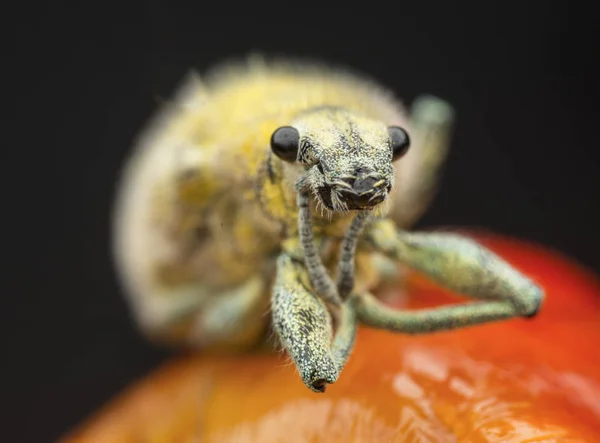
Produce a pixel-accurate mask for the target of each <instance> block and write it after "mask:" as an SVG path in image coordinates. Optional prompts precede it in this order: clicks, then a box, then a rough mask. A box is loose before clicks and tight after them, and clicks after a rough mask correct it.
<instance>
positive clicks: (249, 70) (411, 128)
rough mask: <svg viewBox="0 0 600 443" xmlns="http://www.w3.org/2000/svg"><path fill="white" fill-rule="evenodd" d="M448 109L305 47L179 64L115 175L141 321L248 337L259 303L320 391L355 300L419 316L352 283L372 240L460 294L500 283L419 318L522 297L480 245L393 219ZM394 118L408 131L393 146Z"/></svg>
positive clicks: (430, 167) (366, 307)
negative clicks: (299, 56)
mask: <svg viewBox="0 0 600 443" xmlns="http://www.w3.org/2000/svg"><path fill="white" fill-rule="evenodd" d="M452 117H453V112H452V110H451V108H450V106H449V105H447V104H446V103H444V102H442V101H441V100H438V99H435V98H432V97H424V98H421V99H420V100H418V101H417V102H416V103H415V105H414V106H413V109H412V112H411V113H410V116H409V114H408V112H407V111H406V110H405V109H404V107H403V106H402V105H401V103H400V102H399V101H398V100H396V99H395V97H394V96H393V95H392V94H391V93H390V92H389V91H387V90H386V89H385V88H384V87H382V86H380V85H378V84H377V83H375V82H373V81H371V80H367V79H366V78H364V77H362V76H358V75H354V74H349V73H348V72H346V71H342V70H336V69H330V68H326V67H323V66H318V65H307V64H302V63H297V62H289V61H282V62H274V63H265V62H264V61H262V60H261V59H255V60H253V61H250V62H248V63H239V64H230V65H225V66H222V67H219V68H217V69H215V70H214V71H212V72H211V73H209V74H207V75H206V76H205V77H203V78H202V79H200V78H199V77H198V76H195V75H192V76H190V78H188V80H187V81H186V82H185V83H184V85H183V87H182V88H181V89H180V91H179V93H178V94H177V96H176V97H175V98H174V100H173V101H172V103H170V104H169V105H168V106H167V108H166V109H165V110H164V111H163V112H162V113H161V114H160V115H159V116H158V118H157V119H156V120H155V121H154V122H152V123H151V124H150V126H149V129H148V130H147V131H146V132H145V133H144V134H143V136H142V137H141V138H140V140H139V143H138V146H137V148H136V149H135V151H134V153H133V155H132V157H131V159H130V160H129V162H128V164H127V165H126V168H125V170H124V173H123V179H122V181H121V185H120V188H119V194H118V200H117V205H116V211H115V218H114V221H115V224H114V228H115V257H116V260H117V265H118V269H119V271H120V275H121V277H122V281H123V283H124V286H125V290H126V293H127V294H128V296H129V300H130V302H131V306H132V310H133V312H134V314H135V317H136V319H137V322H138V324H139V325H140V327H141V328H142V329H143V330H144V331H145V332H146V333H147V334H148V335H149V336H151V337H153V338H156V339H159V340H163V341H167V342H170V343H174V344H183V345H191V346H195V347H207V346H217V347H225V346H235V347H238V348H239V347H242V348H246V347H248V346H253V345H255V344H257V343H260V342H262V341H263V340H264V338H265V334H266V333H267V331H268V330H269V327H270V324H271V318H269V316H268V315H266V313H267V312H268V311H269V307H270V306H271V307H272V310H273V324H274V327H275V330H276V332H277V335H278V336H279V338H280V339H281V341H282V343H283V345H284V347H285V348H286V349H287V350H288V352H290V354H291V356H292V358H293V359H294V361H295V363H296V365H297V366H298V368H299V370H300V373H301V375H302V378H303V380H304V382H305V383H306V384H307V386H309V387H310V388H311V389H313V390H316V391H322V390H324V385H325V384H326V383H332V382H334V381H335V379H336V378H337V376H338V375H339V371H340V370H341V368H342V367H343V365H344V363H345V361H346V359H347V358H348V355H349V353H350V350H351V348H352V343H353V340H354V329H355V328H354V326H355V323H356V321H357V315H358V318H359V320H360V321H362V322H363V323H366V324H369V325H371V326H374V327H385V328H388V329H396V330H398V329H402V327H399V326H398V325H396V323H397V322H398V321H401V322H404V324H411V322H413V323H415V324H417V327H416V328H415V331H416V330H417V329H419V327H422V324H423V323H424V322H425V323H427V321H428V320H427V318H429V317H427V318H418V317H411V318H408V319H402V318H400V317H394V316H395V315H396V314H394V313H389V312H387V311H385V309H386V308H385V307H384V306H383V305H380V304H379V302H377V301H376V299H375V298H374V297H373V296H370V295H368V296H365V297H363V298H360V299H357V298H356V297H352V296H351V294H370V292H371V291H373V290H374V289H375V288H376V287H377V286H378V285H379V284H380V282H381V280H382V279H383V278H384V277H385V276H386V275H387V273H388V270H389V269H390V267H389V266H386V261H385V260H386V258H385V257H387V260H399V261H402V262H404V263H405V264H407V265H409V266H412V267H415V268H417V269H420V270H422V271H424V272H426V273H428V274H429V275H430V276H432V277H433V278H434V279H437V280H438V281H441V282H442V283H444V284H446V285H447V286H450V287H452V288H454V289H458V290H461V292H463V293H465V294H466V295H471V296H476V297H478V298H490V299H493V300H497V299H503V298H506V299H510V298H511V296H510V295H506V294H509V293H515V295H514V297H513V298H514V300H510V303H509V302H506V300H505V301H502V302H498V303H503V304H501V305H498V306H496V305H494V304H493V302H491V303H492V304H489V303H488V304H487V305H486V307H485V308H479V311H478V313H479V314H478V315H479V317H480V320H477V319H474V317H473V316H472V315H471V316H469V315H470V314H469V313H468V311H467V312H462V311H461V314H460V316H459V317H460V318H462V320H457V318H459V317H457V316H456V315H455V316H454V317H453V316H452V315H450V317H448V315H447V314H446V313H445V311H444V310H441V311H439V314H436V315H438V316H440V319H438V320H436V318H437V317H435V315H434V316H433V317H432V318H433V320H432V321H430V322H429V323H427V324H428V325H429V326H428V327H427V328H425V329H429V330H437V329H448V328H449V327H458V326H462V325H468V324H475V323H478V322H479V323H480V322H482V321H483V320H482V319H483V318H485V319H487V320H485V321H488V320H494V319H500V318H506V317H510V316H514V315H520V314H523V313H531V311H533V308H532V303H533V304H535V309H537V306H539V301H540V296H539V294H537V292H536V294H534V295H531V294H533V292H535V291H533V292H531V291H529V292H528V294H529V295H528V297H529V298H528V299H527V300H529V303H523V306H524V305H525V304H526V305H527V306H525V307H523V306H521V308H518V301H520V300H521V298H522V297H523V295H522V293H521V292H520V288H523V287H525V286H527V287H529V286H528V285H529V284H530V282H529V281H528V280H527V279H525V277H523V276H521V275H520V274H518V273H517V272H516V271H515V270H513V269H512V268H510V266H508V265H507V264H506V263H504V262H502V261H501V260H499V259H498V258H497V257H495V256H493V255H491V253H490V254H488V253H487V251H484V250H483V249H482V248H481V247H479V246H478V245H475V244H473V243H471V242H469V241H468V240H467V239H463V238H459V237H457V236H452V235H450V236H449V237H445V234H437V237H436V236H435V235H434V236H431V235H428V234H409V233H407V232H405V231H403V230H404V229H406V228H409V227H410V226H411V225H412V223H414V221H415V220H416V219H417V218H418V217H419V216H420V215H421V213H422V212H423V211H424V210H425V209H426V207H427V205H428V204H429V201H430V199H431V196H432V195H433V192H434V189H435V180H436V177H437V174H438V171H439V167H440V165H441V164H442V162H443V159H444V157H445V155H446V150H447V144H448V137H449V132H450V128H451V123H452ZM278 128H284V129H283V130H282V131H281V132H280V135H279V137H280V138H281V137H283V138H282V140H284V141H283V142H282V143H283V144H279V145H278V144H277V142H276V141H275V142H274V140H275V138H276V135H275V134H276V131H277V130H278ZM388 128H402V129H397V130H396V131H397V132H396V133H393V132H391V131H392V129H388ZM286 131H287V132H286ZM398 131H400V132H398ZM403 131H407V132H408V133H411V143H410V145H411V147H410V150H409V151H408V152H406V153H405V154H404V152H403V153H402V154H403V155H401V157H402V158H401V159H399V160H398V161H395V160H396V158H395V157H394V156H393V155H392V152H391V151H390V146H392V148H393V143H394V140H393V138H394V134H396V135H398V134H400V136H402V135H403ZM290 134H291V135H290ZM286 137H287V139H286ZM289 137H292V139H294V137H296V138H295V139H294V140H296V141H295V142H294V143H295V144H294V143H292V145H289V140H288V139H289ZM286 140H288V141H286ZM390 140H391V141H390ZM274 143H275V144H274ZM286 143H287V145H286ZM390 143H391V145H390ZM406 143H408V139H407V140H406ZM288 145H289V146H291V147H292V148H293V150H292V151H291V155H289V156H288V154H287V153H286V151H285V149H286V147H287V146H288ZM406 146H408V145H406ZM288 157H289V158H288ZM390 223H391V225H390ZM396 228H399V230H400V231H399V232H398V233H397V232H396ZM363 231H364V232H365V234H364V235H362V233H363ZM440 235H441V236H440ZM482 254H483V255H482ZM490 257H492V258H491V262H490ZM490 263H491V264H490ZM465 270H466V271H469V272H468V273H467V274H466V275H467V277H464V276H463V277H461V276H460V275H461V274H464V271H465ZM478 272H479V273H480V274H481V275H479V276H478ZM335 275H337V280H338V281H337V283H335V282H334V281H333V280H334V279H333V278H332V277H331V276H335ZM482 284H484V285H487V287H488V289H490V288H491V289H490V290H489V291H488V292H487V293H485V294H480V293H479V292H481V291H480V289H481V287H482V286H481V285H482ZM531 285H533V283H531ZM532 287H533V286H532ZM511 291H512V292H511ZM505 293H506V294H505ZM502 294H504V296H503V295H502ZM532 297H533V298H532ZM534 299H535V300H537V302H536V303H534V301H535V300H534ZM357 300H359V301H358V302H357ZM515 300H516V301H515ZM531 300H533V301H531ZM357 303H358V305H357ZM357 306H358V307H357ZM482 309H483V311H482ZM486 309H487V310H488V311H489V312H488V311H486ZM519 309H520V310H519ZM484 311H485V312H484ZM525 311H527V312H525ZM482 312H483V314H482ZM361 313H362V314H361ZM388 314H391V317H389V315H388ZM401 314H402V313H398V315H401ZM361 315H362V317H363V318H361ZM402 315H406V314H402ZM465 315H466V317H465ZM409 316H410V315H409ZM388 317H389V318H388ZM475 317H477V315H475ZM465 319H466V320H465ZM436 321H438V323H436ZM439 321H441V326H440V323H439ZM395 322H396V323H395ZM436 325H437V326H436ZM408 332H411V331H408ZM319 368H320V369H319Z"/></svg>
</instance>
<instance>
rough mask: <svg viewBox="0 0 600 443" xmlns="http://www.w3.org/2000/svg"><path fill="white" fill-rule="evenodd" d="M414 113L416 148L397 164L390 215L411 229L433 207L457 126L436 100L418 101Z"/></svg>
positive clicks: (447, 108)
mask: <svg viewBox="0 0 600 443" xmlns="http://www.w3.org/2000/svg"><path fill="white" fill-rule="evenodd" d="M410 111H411V115H410V118H411V122H412V130H411V138H412V142H411V144H412V147H411V149H410V150H409V151H408V153H407V154H406V155H405V156H404V157H403V158H402V160H400V161H399V162H398V163H397V166H396V168H397V172H398V174H397V179H396V190H395V195H393V197H392V198H393V199H394V205H393V206H392V208H391V211H390V213H389V214H388V215H389V217H390V218H392V219H393V220H394V221H396V223H397V224H398V225H399V226H402V227H406V226H411V225H412V224H413V223H414V222H415V221H416V220H417V219H418V218H419V217H420V216H421V215H422V213H423V212H424V211H425V210H426V209H427V207H428V206H429V204H430V202H431V200H432V198H433V196H434V194H435V190H436V184H437V180H438V177H439V174H440V170H441V167H442V165H443V163H444V161H445V160H446V155H447V153H448V148H449V144H450V137H451V132H452V126H453V124H454V110H453V109H452V107H451V106H450V105H449V104H448V103H446V102H445V101H443V100H441V99H438V98H436V97H432V96H429V95H427V96H420V97H418V98H417V99H416V100H415V101H414V103H413V105H412V107H411V110H410Z"/></svg>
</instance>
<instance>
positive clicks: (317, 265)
mask: <svg viewBox="0 0 600 443" xmlns="http://www.w3.org/2000/svg"><path fill="white" fill-rule="evenodd" d="M309 204H310V194H308V193H307V192H305V191H300V192H299V193H298V208H299V210H298V231H299V235H300V243H301V245H302V252H303V254H304V264H305V265H306V269H307V271H308V277H309V279H310V284H311V285H312V287H313V288H314V290H315V291H316V292H317V294H318V295H319V297H321V298H322V299H323V300H325V301H326V302H327V303H331V304H333V305H335V306H339V305H340V304H341V303H342V300H341V298H340V296H339V294H338V292H337V288H336V286H335V283H334V282H333V280H332V279H331V277H330V276H329V274H328V272H327V269H326V268H325V265H323V262H322V261H321V256H320V255H319V251H317V247H316V246H315V239H314V236H313V225H312V215H311V213H310V206H309Z"/></svg>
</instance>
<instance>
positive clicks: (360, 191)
mask: <svg viewBox="0 0 600 443" xmlns="http://www.w3.org/2000/svg"><path fill="white" fill-rule="evenodd" d="M343 180H344V182H345V183H346V184H347V186H345V187H343V188H342V189H340V191H341V196H342V199H343V200H344V201H345V203H346V204H347V205H348V207H349V208H351V209H362V208H370V207H373V206H375V205H378V204H379V203H381V202H382V201H384V200H385V198H386V196H387V193H388V192H389V190H390V189H391V186H390V184H389V182H388V181H387V180H386V179H384V178H382V177H381V176H380V175H379V174H377V173H372V172H371V173H369V172H363V171H357V173H356V174H355V175H352V176H346V177H344V178H343Z"/></svg>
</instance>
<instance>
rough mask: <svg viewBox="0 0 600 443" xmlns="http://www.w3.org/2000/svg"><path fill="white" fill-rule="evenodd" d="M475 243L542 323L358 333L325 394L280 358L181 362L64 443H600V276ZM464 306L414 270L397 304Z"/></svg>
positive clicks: (491, 239)
mask: <svg viewBox="0 0 600 443" xmlns="http://www.w3.org/2000/svg"><path fill="white" fill-rule="evenodd" d="M475 237H476V238H478V239H479V240H480V241H481V242H482V243H483V244H485V245H486V246H488V247H489V248H490V249H492V250H494V251H495V252H496V253H498V254H499V255H501V256H503V257H504V258H505V259H506V260H508V261H509V262H511V263H513V264H514V265H515V266H516V267H517V268H519V269H520V270H522V271H523V272H524V273H525V274H527V275H528V276H530V277H531V278H533V279H534V280H536V281H537V282H538V283H540V284H541V285H542V286H543V287H544V288H545V290H546V301H545V303H544V305H543V307H542V309H541V311H540V313H539V314H538V316H537V317H535V318H533V319H514V320H510V321H504V322H500V323H495V324H488V325H484V326H476V327H472V328H467V329H463V330H457V331H452V332H441V333H437V334H431V335H422V336H407V335H400V334H395V333H391V332H387V331H379V330H372V329H367V328H362V329H360V330H359V333H358V338H357V342H356V347H355V350H354V352H353V354H352V356H351V357H350V361H349V363H348V366H347V367H346V368H345V369H344V371H343V372H342V374H341V376H340V378H339V381H338V382H337V383H335V384H334V385H331V386H329V387H328V389H327V392H326V393H325V394H316V393H313V392H311V391H309V390H308V389H307V388H306V387H305V386H304V385H303V384H302V383H301V381H300V379H299V376H298V375H297V374H296V372H295V369H294V368H293V367H292V366H291V364H290V363H289V362H288V360H287V359H286V356H285V355H281V354H272V355H270V354H257V355H240V356H231V357H223V356H210V355H190V356H181V357H180V358H179V359H176V360H175V361H173V362H170V363H168V364H167V365H166V366H164V367H162V368H160V369H159V370H157V371H156V372H155V373H153V374H150V375H149V376H147V377H146V378H145V379H143V380H141V381H140V382H137V383H134V384H133V385H132V386H131V387H130V388H129V389H128V390H127V391H126V392H124V393H123V394H122V395H121V396H120V397H118V398H116V399H115V400H113V401H112V402H111V403H109V404H108V405H106V406H105V407H104V408H103V409H102V410H101V411H99V412H98V413H97V414H96V415H95V416H93V417H91V418H90V419H89V420H88V421H87V422H85V423H83V424H81V425H80V426H79V427H78V428H76V429H75V430H74V431H72V432H71V433H70V434H69V435H67V436H65V437H64V439H63V440H62V442H64V443H76V442H77V443H96V442H98V443H100V442H102V443H106V442H111V443H119V442H142V441H143V442H148V443H150V442H152V443H154V442H156V443H159V442H160V443H162V442H189V443H191V442H236V443H244V442H260V443H268V442H329V443H334V442H555V441H556V442H595V441H600V364H599V363H598V361H599V359H598V357H600V280H599V279H598V277H597V276H595V275H593V274H592V273H590V272H589V271H586V270H585V269H582V268H581V267H580V266H579V265H577V264H575V263H574V262H572V261H570V260H568V259H566V258H564V257H561V256H560V255H558V254H556V253H554V252H551V251H549V250H548V249H545V248H543V247H540V246H535V245H532V244H529V243H525V242H521V241H517V240H513V239H508V238H503V237H500V236H495V235H490V234H476V235H475ZM394 291H396V292H398V291H399V289H395V290H394ZM455 297H456V296H454V295H452V294H449V293H447V292H446V291H444V290H442V289H441V288H439V287H437V286H435V285H433V284H432V283H430V282H428V281H427V280H426V279H424V278H423V277H420V276H418V275H416V274H410V276H409V284H408V288H407V289H406V291H405V293H404V295H403V296H402V297H400V301H399V302H397V305H398V307H399V308H404V309H416V308H422V307H425V306H433V305H439V304H442V303H447V302H449V301H455V300H456V298H455Z"/></svg>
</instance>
